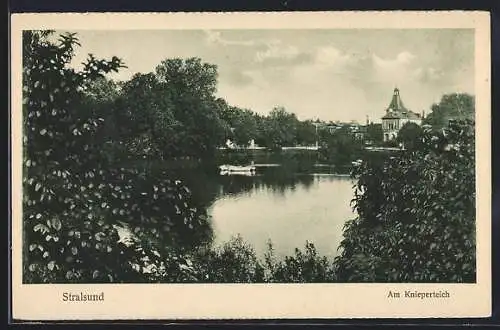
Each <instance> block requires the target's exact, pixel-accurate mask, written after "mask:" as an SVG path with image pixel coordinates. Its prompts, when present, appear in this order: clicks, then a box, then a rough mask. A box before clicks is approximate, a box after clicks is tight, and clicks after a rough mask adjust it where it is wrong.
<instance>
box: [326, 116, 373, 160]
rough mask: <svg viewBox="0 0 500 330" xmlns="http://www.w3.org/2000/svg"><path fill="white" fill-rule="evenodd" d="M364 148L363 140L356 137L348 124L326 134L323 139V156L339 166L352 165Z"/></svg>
mask: <svg viewBox="0 0 500 330" xmlns="http://www.w3.org/2000/svg"><path fill="white" fill-rule="evenodd" d="M362 150H363V145H362V142H361V141H360V140H358V139H356V138H355V137H354V134H352V133H351V131H350V128H349V126H348V125H346V126H343V127H341V128H340V129H338V130H336V131H335V132H334V133H332V134H328V135H325V137H324V140H322V141H321V155H322V158H323V159H325V160H326V161H328V162H332V163H333V164H335V165H336V166H339V167H345V166H347V165H350V163H351V162H352V161H354V160H356V159H358V158H359V157H360V155H361V153H362Z"/></svg>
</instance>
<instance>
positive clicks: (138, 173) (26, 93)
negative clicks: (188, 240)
mask: <svg viewBox="0 0 500 330" xmlns="http://www.w3.org/2000/svg"><path fill="white" fill-rule="evenodd" d="M48 35H49V33H47V32H43V31H42V32H38V31H25V32H24V33H23V121H24V122H23V124H24V136H23V164H24V168H23V281H24V282H25V283H61V282H80V283H81V282H83V283H88V282H140V281H151V280H154V281H164V282H168V281H178V280H184V279H186V278H190V276H191V274H190V267H189V262H188V261H187V257H186V254H185V252H183V251H184V250H183V248H182V247H181V245H180V244H179V242H181V241H185V239H181V238H185V237H187V236H189V235H188V234H189V233H191V234H193V235H194V234H195V233H197V232H199V231H200V227H203V226H205V225H206V224H207V223H208V222H207V218H206V210H205V209H204V208H200V207H198V205H197V203H196V202H195V201H194V200H193V198H192V196H191V194H190V191H189V189H188V188H187V187H185V186H184V184H183V183H182V182H181V181H180V180H177V179H176V178H172V175H171V174H170V173H168V172H165V171H164V172H162V173H158V174H156V175H155V177H154V178H151V177H150V176H149V173H148V172H147V171H143V170H139V169H136V168H132V169H127V168H124V167H123V164H116V163H113V162H111V161H110V159H109V158H107V157H104V155H103V153H104V152H103V150H102V145H101V143H102V142H103V141H102V140H101V139H98V140H96V136H103V135H102V134H101V133H102V132H101V131H102V130H104V129H105V128H106V127H105V126H104V125H103V122H104V119H103V118H101V117H99V112H98V111H97V110H96V108H95V107H94V105H95V102H96V98H95V97H94V96H92V95H93V94H92V92H89V91H90V89H91V86H95V82H96V81H97V80H100V79H102V77H103V75H104V74H105V73H107V72H111V71H116V70H118V69H119V68H120V67H122V66H123V64H122V62H121V60H119V59H118V58H116V57H114V58H112V60H111V61H105V60H97V59H96V58H94V57H93V56H89V58H88V60H87V62H85V63H84V68H83V70H82V71H76V70H75V69H73V68H71V67H70V66H69V63H70V62H71V60H72V57H73V54H74V48H75V47H76V46H77V45H78V40H77V38H76V36H75V34H62V35H61V36H60V38H59V40H58V41H56V42H50V41H48V40H47V38H46V37H47V36H48ZM143 78H144V79H145V81H146V82H151V78H152V77H150V76H146V77H140V79H138V80H140V81H142V82H144V80H143ZM126 88H128V87H126ZM144 90H146V91H148V88H145V89H139V90H137V89H134V91H135V92H138V94H139V95H136V97H139V96H140V92H141V91H144ZM96 111H97V112H96ZM137 119H138V120H142V119H143V118H137ZM145 120H147V118H146V119H145ZM124 227H125V228H127V229H128V230H129V234H130V235H129V237H128V240H125V241H124V240H121V239H120V238H123V237H120V235H119V233H118V228H122V229H123V228H124ZM195 236H196V235H195ZM193 244H196V243H193ZM146 257H147V258H146ZM145 268H147V269H149V271H151V273H150V274H149V275H148V274H146V273H145V272H144V269H145Z"/></svg>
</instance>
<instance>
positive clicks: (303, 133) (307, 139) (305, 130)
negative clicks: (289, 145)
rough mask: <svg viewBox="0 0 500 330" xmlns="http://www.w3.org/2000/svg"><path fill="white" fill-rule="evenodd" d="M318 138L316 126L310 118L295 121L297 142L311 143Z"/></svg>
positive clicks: (302, 143)
mask: <svg viewBox="0 0 500 330" xmlns="http://www.w3.org/2000/svg"><path fill="white" fill-rule="evenodd" d="M317 139H318V134H317V131H316V127H315V126H314V125H313V122H312V121H311V120H305V121H299V122H298V123H297V144H299V145H306V146H307V145H313V144H315V143H316V141H317Z"/></svg>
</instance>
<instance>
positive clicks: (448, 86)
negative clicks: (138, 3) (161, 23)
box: [12, 20, 490, 304]
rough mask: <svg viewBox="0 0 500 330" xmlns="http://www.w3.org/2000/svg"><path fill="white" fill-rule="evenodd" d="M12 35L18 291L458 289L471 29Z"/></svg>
mask: <svg viewBox="0 0 500 330" xmlns="http://www.w3.org/2000/svg"><path fill="white" fill-rule="evenodd" d="M167 21H168V20H165V22H167ZM19 35H20V37H21V38H20V40H19V44H20V48H22V50H20V54H22V58H21V59H20V60H19V62H20V64H21V65H22V71H21V72H20V76H19V77H18V79H19V80H20V82H19V84H21V86H22V91H19V95H20V98H21V101H20V107H19V108H18V109H17V108H13V109H12V113H14V112H17V113H18V117H19V118H20V119H19V123H20V126H21V127H19V128H18V129H19V130H18V133H17V134H18V136H19V139H20V141H22V142H20V145H21V146H20V148H21V151H20V157H21V159H22V161H21V162H22V164H20V166H21V168H19V169H18V170H19V171H20V172H21V174H20V175H19V177H20V178H21V179H22V182H20V183H19V191H20V193H19V196H22V202H21V201H19V205H21V204H22V205H21V208H22V213H19V214H20V217H21V218H20V219H19V220H16V219H13V222H14V221H19V223H20V225H19V226H17V227H16V226H15V225H13V227H15V228H18V227H19V228H20V231H19V235H20V242H21V246H19V249H18V251H19V252H18V255H19V258H20V266H19V269H20V275H19V276H20V277H21V281H22V286H23V287H33V286H35V287H36V285H54V286H57V285H61V284H63V285H65V289H64V290H62V291H61V290H59V291H58V292H57V294H56V295H57V297H55V299H56V298H57V300H61V301H62V303H66V304H84V303H87V304H88V303H99V301H102V300H106V299H109V298H108V297H106V296H105V295H106V289H105V288H106V286H105V285H104V284H106V285H111V284H114V285H120V284H154V285H166V284H176V285H177V286H176V287H177V288H179V286H178V285H180V284H182V285H184V286H183V287H189V286H191V285H193V284H203V285H211V284H217V285H221V284H232V285H235V284H248V285H250V284H252V285H254V284H260V285H261V286H260V287H262V285H265V286H264V287H263V288H265V287H266V286H269V287H272V286H273V285H274V284H296V285H299V284H300V285H306V284H335V285H344V284H348V285H353V284H360V285H364V284H370V285H375V284H402V283H404V284H411V286H408V287H407V288H408V290H403V289H400V287H394V288H397V289H394V290H393V289H387V290H385V291H384V293H383V297H381V298H383V299H385V300H391V299H396V300H397V299H399V300H401V301H400V304H405V299H406V300H412V299H413V300H421V301H423V300H424V298H425V299H426V300H432V301H434V303H436V301H446V300H447V299H453V292H452V291H450V289H449V287H447V286H444V285H447V284H455V285H459V284H466V285H476V284H478V282H479V280H478V278H479V277H478V267H480V266H478V265H479V264H478V259H479V256H478V245H479V244H480V243H478V242H479V240H480V238H479V237H478V235H479V234H478V223H479V222H480V220H479V219H478V207H479V206H478V204H477V201H478V178H480V175H481V173H478V165H477V164H478V160H479V158H480V155H479V154H478V150H479V152H489V150H490V149H489V146H488V145H486V146H485V148H484V149H480V148H478V141H477V134H476V133H477V129H478V123H477V120H478V116H479V115H478V113H479V112H480V111H483V112H484V113H485V114H486V116H488V113H489V108H488V107H489V104H486V108H485V109H482V110H481V109H478V100H477V98H478V96H477V94H478V93H479V91H478V79H477V78H476V77H477V75H478V68H477V63H478V58H477V56H478V45H477V40H478V39H477V31H476V29H475V28H474V26H469V27H467V26H460V25H459V24H457V27H449V26H447V27H443V28H439V27H433V26H430V27H425V28H423V27H400V28H397V27H396V28H394V27H393V26H392V27H390V28H383V27H382V26H380V27H376V28H356V26H355V25H354V26H353V27H342V28H341V27H338V26H337V27H335V26H332V27H328V26H327V27H324V28H311V27H304V28H299V27H293V28H292V27H290V25H286V24H285V25H284V26H283V27H282V28H277V27H273V28H269V27H268V28H266V27H265V26H264V27H258V26H254V27H253V28H248V27H238V25H237V24H235V25H234V27H231V26H228V25H227V26H225V27H223V28H222V27H219V28H218V27H217V26H216V25H215V26H213V27H212V26H207V27H205V28H202V27H200V26H199V25H197V26H195V27H192V28H186V29H183V28H168V27H166V28H161V27H158V28H147V29H145V28H134V26H133V25H132V26H129V27H128V28H126V29H121V28H112V29H109V28H100V27H99V25H96V26H95V27H93V26H92V24H88V25H87V26H86V27H84V28H82V27H81V26H78V25H77V24H75V26H72V25H71V24H66V25H65V26H64V27H62V26H60V27H59V26H55V27H54V28H52V27H50V26H49V27H47V28H23V29H22V31H20V32H19ZM488 56H489V53H488ZM484 64H487V63H484ZM483 71H484V70H483ZM21 75H22V78H21ZM487 78H488V77H487ZM19 84H18V85H19ZM481 86H484V85H481ZM483 88H484V87H483ZM486 101H487V100H486ZM484 102H485V101H483V103H482V104H483V106H484V104H485V103H484ZM483 118H484V116H483ZM486 124H487V125H489V122H487V123H486ZM482 125H483V126H484V120H483V121H482ZM485 132H486V131H485ZM486 138H487V139H489V137H486ZM483 140H484V138H483ZM487 141H489V140H487ZM486 159H488V158H486ZM486 166H489V163H487V164H486ZM484 169H486V172H487V171H489V168H488V167H483V170H484ZM486 172H484V171H483V172H482V173H486ZM484 175H486V174H484ZM481 180H482V179H481ZM482 182H483V183H484V180H482ZM482 221H483V222H484V221H486V224H487V223H488V221H489V219H483V220H482ZM21 223H22V224H21ZM15 228H14V229H13V230H16V229H15ZM483 228H484V227H483ZM485 230H486V229H483V231H482V232H481V233H482V235H483V236H484V233H485ZM487 243H488V241H487V240H486V241H483V246H484V244H487ZM484 269H489V268H484ZM416 283H419V284H433V285H434V284H435V285H437V286H432V288H431V289H428V288H427V289H425V290H424V289H422V290H420V289H419V288H418V287H416V286H414V284H416ZM68 285H69V286H68ZM71 285H86V288H87V289H85V290H81V289H80V288H81V287H80V286H79V288H78V289H72V288H73V286H71ZM91 285H97V286H98V287H99V289H96V290H93V289H91V288H92V286H91ZM103 285H104V286H103ZM389 287H390V286H389ZM178 290H181V289H178ZM108 296H109V295H108ZM130 299H133V298H130ZM485 299H488V298H487V297H485ZM443 304H444V303H443Z"/></svg>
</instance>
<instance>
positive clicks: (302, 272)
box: [264, 242, 335, 283]
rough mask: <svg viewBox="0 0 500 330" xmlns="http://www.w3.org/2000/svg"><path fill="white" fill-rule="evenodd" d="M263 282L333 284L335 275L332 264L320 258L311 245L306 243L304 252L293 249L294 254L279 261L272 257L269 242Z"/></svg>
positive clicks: (324, 258) (322, 257)
mask: <svg viewBox="0 0 500 330" xmlns="http://www.w3.org/2000/svg"><path fill="white" fill-rule="evenodd" d="M264 260H265V263H264V264H265V267H264V268H265V274H266V276H265V280H266V282H271V283H273V282H275V283H318V282H333V281H334V279H335V274H334V272H333V268H332V264H331V262H329V261H328V259H327V258H326V257H324V256H320V255H319V254H318V252H317V251H316V248H315V246H314V244H313V243H311V242H307V243H306V245H305V248H304V251H301V250H300V249H298V248H296V249H295V254H294V255H292V256H286V257H285V258H284V259H283V260H279V259H277V258H276V256H275V255H274V249H273V245H272V243H271V242H269V243H268V251H267V253H266V255H265V258H264Z"/></svg>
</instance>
